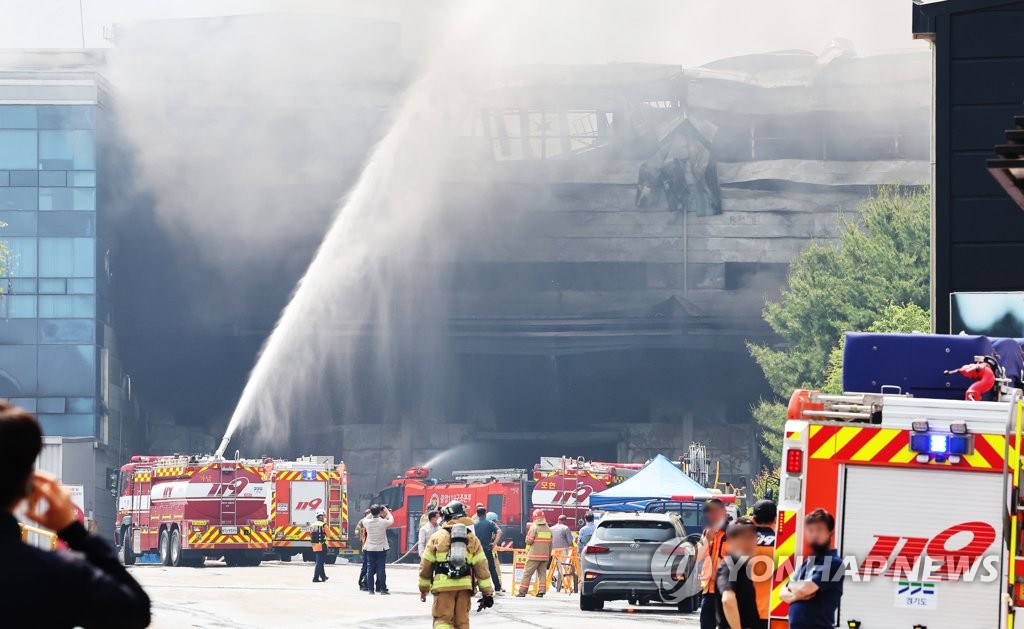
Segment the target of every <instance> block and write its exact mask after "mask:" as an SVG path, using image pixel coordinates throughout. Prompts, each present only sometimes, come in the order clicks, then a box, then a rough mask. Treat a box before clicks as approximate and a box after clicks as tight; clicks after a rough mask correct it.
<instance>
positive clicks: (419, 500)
mask: <svg viewBox="0 0 1024 629" xmlns="http://www.w3.org/2000/svg"><path fill="white" fill-rule="evenodd" d="M429 476H430V471H429V470H428V469H427V468H425V467H411V468H409V469H408V470H406V472H405V475H404V476H401V477H399V478H396V479H395V480H393V481H391V484H390V485H388V486H387V487H386V488H384V489H383V490H382V491H381V492H380V493H378V494H377V495H376V496H374V497H373V499H372V502H373V503H376V504H381V505H387V507H388V508H389V509H390V510H391V513H392V514H393V515H394V517H395V525H394V526H392V527H391V528H389V529H388V541H389V543H390V545H391V550H390V551H389V557H388V560H389V561H393V560H395V559H397V558H398V557H399V556H401V555H404V554H405V553H407V552H408V551H410V550H411V549H413V548H415V547H416V543H417V541H418V536H419V529H420V527H421V526H422V525H423V523H425V522H426V513H427V512H428V511H431V510H433V509H439V508H440V507H443V506H444V505H445V504H447V503H449V502H451V501H453V500H458V501H460V502H462V503H463V504H465V505H466V506H467V508H468V509H470V510H472V509H473V508H474V507H475V506H476V504H477V503H480V504H483V505H484V506H485V507H487V510H488V511H493V512H495V513H497V514H498V520H499V521H500V522H501V528H502V531H504V539H505V540H510V541H512V542H513V543H515V544H516V545H518V546H522V544H523V541H524V538H525V536H526V531H525V524H524V520H526V521H528V520H529V516H528V511H529V507H530V505H529V503H528V502H526V501H527V499H528V497H529V495H530V492H529V489H530V485H532V482H531V481H529V478H528V476H527V473H526V470H522V469H495V470H473V471H466V472H455V473H454V474H453V476H454V477H455V480H454V481H452V482H440V481H438V480H437V479H432V478H429ZM524 514H527V517H526V518H524V517H523V516H524ZM526 523H528V522H526Z"/></svg>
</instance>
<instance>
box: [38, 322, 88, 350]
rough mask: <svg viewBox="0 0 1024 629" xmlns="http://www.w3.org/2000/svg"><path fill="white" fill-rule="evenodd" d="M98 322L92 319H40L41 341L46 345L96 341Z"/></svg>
mask: <svg viewBox="0 0 1024 629" xmlns="http://www.w3.org/2000/svg"><path fill="white" fill-rule="evenodd" d="M95 341H96V322H95V321H93V320H91V319H40V320H39V343H42V344H44V345H57V344H77V345H80V344H82V343H94V342H95Z"/></svg>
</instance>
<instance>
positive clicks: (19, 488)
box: [0, 401, 150, 629]
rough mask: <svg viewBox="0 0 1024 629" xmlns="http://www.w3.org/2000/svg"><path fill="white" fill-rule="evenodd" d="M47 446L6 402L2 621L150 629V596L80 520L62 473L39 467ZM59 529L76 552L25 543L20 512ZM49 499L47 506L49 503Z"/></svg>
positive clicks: (1, 439)
mask: <svg viewBox="0 0 1024 629" xmlns="http://www.w3.org/2000/svg"><path fill="white" fill-rule="evenodd" d="M42 447H43V435H42V431H41V430H40V428H39V424H38V422H36V419H35V417H33V416H32V415H31V414H30V413H29V412H27V411H25V410H23V409H20V408H16V407H14V406H11V405H10V404H9V403H7V402H6V401H0V509H2V510H0V592H3V600H4V601H6V603H7V604H6V605H5V606H4V610H3V616H2V617H0V626H3V627H5V628H10V629H17V628H21V627H32V628H35V627H46V628H47V629H59V628H63V627H85V628H86V629H90V628H91V627H101V628H103V629H134V628H135V627H148V626H149V621H150V609H149V597H148V596H147V595H146V592H145V591H143V589H142V587H141V586H140V585H139V584H138V583H136V581H135V579H133V578H132V577H131V575H129V574H128V571H127V570H125V569H124V566H122V565H121V564H120V562H119V561H118V560H117V555H116V554H115V553H114V549H113V548H112V547H111V546H110V544H108V543H107V542H105V541H103V540H102V539H100V538H99V537H96V536H95V535H90V534H89V533H88V532H87V531H86V530H85V527H84V526H82V524H81V523H80V522H78V520H76V519H75V513H74V510H73V505H72V502H71V496H70V495H68V493H67V492H66V491H65V490H64V489H63V488H62V487H61V486H60V484H59V482H58V481H57V479H56V478H54V477H53V476H51V475H49V474H45V473H43V472H37V471H34V470H33V469H32V466H33V463H34V462H35V459H36V457H37V456H38V455H39V452H40V450H42ZM26 500H27V501H28V510H27V512H26V513H25V516H26V517H27V518H29V519H30V520H33V521H34V522H36V523H38V524H39V525H40V526H42V527H44V528H47V529H50V530H52V531H57V534H58V536H59V537H60V539H62V540H64V541H65V542H66V543H67V545H68V546H69V547H70V548H71V550H73V551H77V552H76V553H54V552H49V551H45V550H42V549H39V548H35V547H34V546H29V545H28V544H25V543H23V542H22V541H21V531H20V528H19V526H18V520H17V518H15V517H14V513H15V511H16V510H18V509H19V508H20V506H21V505H22V503H24V502H25V501H26ZM43 501H45V504H44V503H43Z"/></svg>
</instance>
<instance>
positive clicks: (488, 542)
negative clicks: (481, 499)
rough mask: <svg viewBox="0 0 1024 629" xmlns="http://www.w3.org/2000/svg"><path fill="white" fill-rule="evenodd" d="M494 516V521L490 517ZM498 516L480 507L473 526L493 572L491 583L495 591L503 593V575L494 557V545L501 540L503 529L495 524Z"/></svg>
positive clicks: (488, 566)
mask: <svg viewBox="0 0 1024 629" xmlns="http://www.w3.org/2000/svg"><path fill="white" fill-rule="evenodd" d="M492 515H493V516H494V518H493V519H492V518H491V517H490V516H492ZM497 519H498V516H497V515H496V514H494V513H488V512H487V509H485V508H483V507H478V508H477V510H476V524H474V525H473V533H474V534H475V535H476V536H477V537H478V538H479V539H480V545H481V546H482V547H483V551H484V556H485V557H487V569H488V570H490V571H491V581H493V582H494V591H495V592H500V591H501V573H500V571H498V570H497V569H496V568H497V566H498V563H497V561H496V559H495V557H494V545H495V544H497V543H498V541H499V540H500V539H501V529H500V528H498V525H497V524H495V522H494V521H495V520H497Z"/></svg>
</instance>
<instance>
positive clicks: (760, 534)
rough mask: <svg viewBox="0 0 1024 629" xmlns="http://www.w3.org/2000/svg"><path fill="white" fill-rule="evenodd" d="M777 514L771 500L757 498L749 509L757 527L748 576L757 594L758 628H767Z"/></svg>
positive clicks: (773, 566) (773, 567)
mask: <svg viewBox="0 0 1024 629" xmlns="http://www.w3.org/2000/svg"><path fill="white" fill-rule="evenodd" d="M778 515H779V510H778V507H776V506H775V503H774V502H772V501H771V500H758V501H757V502H756V503H754V508H753V509H752V510H751V516H752V519H753V520H754V526H755V527H757V549H756V550H755V551H754V559H753V560H752V561H751V562H750V578H751V579H752V580H753V581H754V592H755V593H756V594H757V615H758V617H759V618H760V619H761V625H760V626H759V627H760V629H768V610H769V607H770V603H771V598H772V571H773V570H774V569H775V519H776V518H777V517H778ZM752 629H753V628H752Z"/></svg>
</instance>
